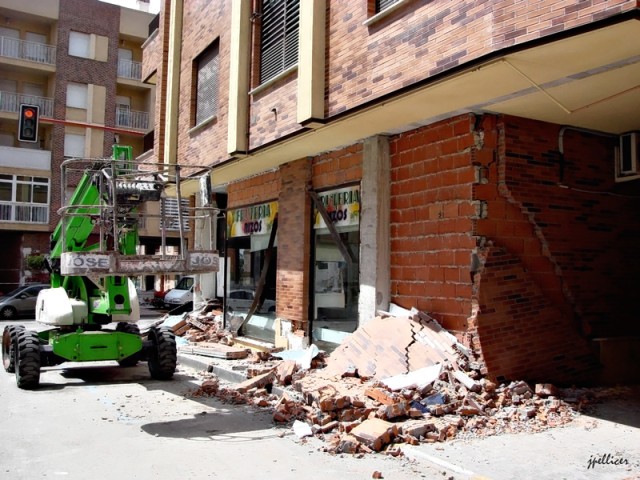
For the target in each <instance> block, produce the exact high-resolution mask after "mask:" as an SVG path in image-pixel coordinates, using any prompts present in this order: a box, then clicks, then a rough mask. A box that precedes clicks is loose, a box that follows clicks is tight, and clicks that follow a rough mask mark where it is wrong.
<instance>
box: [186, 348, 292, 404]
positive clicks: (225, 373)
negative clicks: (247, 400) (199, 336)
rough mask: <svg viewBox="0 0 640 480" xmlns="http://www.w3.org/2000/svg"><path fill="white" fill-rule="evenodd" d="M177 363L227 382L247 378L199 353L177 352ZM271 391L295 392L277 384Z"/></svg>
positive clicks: (280, 393) (281, 393) (290, 393)
mask: <svg viewBox="0 0 640 480" xmlns="http://www.w3.org/2000/svg"><path fill="white" fill-rule="evenodd" d="M178 364H179V365H181V366H183V367H186V368H190V369H191V370H195V371H197V372H199V371H203V370H204V371H206V372H211V373H214V374H215V375H216V376H218V378H220V379H221V380H224V381H225V382H229V383H241V382H244V381H245V380H247V379H248V377H247V376H246V375H245V374H243V373H240V372H236V371H234V370H230V369H228V368H222V367H220V366H218V365H215V364H214V363H212V362H211V361H210V360H209V359H208V358H207V357H203V356H201V355H192V354H187V353H180V352H178ZM271 393H273V394H276V395H283V394H284V393H287V395H290V396H291V395H292V396H295V395H296V393H297V392H296V393H293V392H291V390H287V389H285V388H282V387H280V386H278V385H273V387H272V389H271Z"/></svg>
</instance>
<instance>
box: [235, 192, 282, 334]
mask: <svg viewBox="0 0 640 480" xmlns="http://www.w3.org/2000/svg"><path fill="white" fill-rule="evenodd" d="M277 210H278V204H277V202H270V203H266V204H261V205H255V206H251V207H245V208H240V209H235V210H229V211H228V212H227V242H226V293H225V305H226V308H227V310H228V311H229V312H230V313H231V314H232V315H236V316H243V317H245V319H246V317H247V315H249V313H250V312H251V316H252V317H254V318H255V322H248V323H247V324H245V326H244V327H243V330H241V331H240V334H241V335H243V336H248V337H252V338H257V339H259V340H263V341H270V342H271V341H274V330H273V320H274V319H275V315H276V272H277V263H278V259H277V255H278V248H277V246H278V242H277V222H276V217H277ZM254 304H255V305H256V308H255V310H253V311H252V310H251V308H252V307H253V306H254Z"/></svg>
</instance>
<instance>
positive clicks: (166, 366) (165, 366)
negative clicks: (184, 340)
mask: <svg viewBox="0 0 640 480" xmlns="http://www.w3.org/2000/svg"><path fill="white" fill-rule="evenodd" d="M149 340H150V341H151V345H150V346H149V350H148V355H147V359H148V363H149V373H151V377H152V378H154V379H156V380H169V379H170V378H171V377H173V373H174V372H175V371H176V364H177V363H178V354H177V350H176V337H175V336H174V334H173V332H172V331H171V330H170V329H169V328H168V327H151V328H150V329H149Z"/></svg>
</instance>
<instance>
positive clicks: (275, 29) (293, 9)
mask: <svg viewBox="0 0 640 480" xmlns="http://www.w3.org/2000/svg"><path fill="white" fill-rule="evenodd" d="M261 19H262V23H261V31H260V83H264V82H266V81H267V80H270V79H271V78H273V77H275V76H276V75H278V74H279V73H281V72H283V71H285V70H286V69H287V68H289V67H291V66H293V65H296V64H297V63H298V29H299V26H300V0H263V2H262V14H261Z"/></svg>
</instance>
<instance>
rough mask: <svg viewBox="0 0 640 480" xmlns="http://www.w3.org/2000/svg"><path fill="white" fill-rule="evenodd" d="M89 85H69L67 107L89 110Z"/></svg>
mask: <svg viewBox="0 0 640 480" xmlns="http://www.w3.org/2000/svg"><path fill="white" fill-rule="evenodd" d="M87 96H88V85H87V84H86V83H71V82H69V83H67V107H71V108H82V109H85V110H86V109H87Z"/></svg>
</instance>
